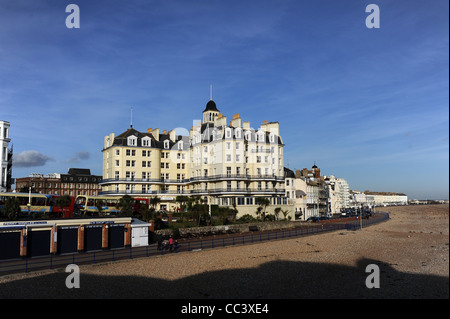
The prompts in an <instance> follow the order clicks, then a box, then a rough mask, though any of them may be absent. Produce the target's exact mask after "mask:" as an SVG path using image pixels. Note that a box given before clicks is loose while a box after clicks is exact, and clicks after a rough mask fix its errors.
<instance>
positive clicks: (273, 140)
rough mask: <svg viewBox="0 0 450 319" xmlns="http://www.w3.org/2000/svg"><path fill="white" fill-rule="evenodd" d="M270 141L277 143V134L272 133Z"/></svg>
mask: <svg viewBox="0 0 450 319" xmlns="http://www.w3.org/2000/svg"><path fill="white" fill-rule="evenodd" d="M270 143H275V134H273V133H271V134H270Z"/></svg>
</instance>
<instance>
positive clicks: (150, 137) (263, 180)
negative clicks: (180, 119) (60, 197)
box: [100, 99, 295, 219]
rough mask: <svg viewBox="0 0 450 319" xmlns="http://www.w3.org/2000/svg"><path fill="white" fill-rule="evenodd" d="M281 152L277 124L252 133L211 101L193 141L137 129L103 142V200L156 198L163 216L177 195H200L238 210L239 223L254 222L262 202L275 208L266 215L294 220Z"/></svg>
mask: <svg viewBox="0 0 450 319" xmlns="http://www.w3.org/2000/svg"><path fill="white" fill-rule="evenodd" d="M283 148H284V144H283V140H282V138H281V136H280V134H279V123H278V122H269V121H262V122H261V125H260V127H259V128H258V129H254V128H252V127H251V126H250V122H248V121H243V120H242V119H241V117H240V115H239V114H235V115H233V116H232V118H231V120H230V121H228V120H227V117H226V116H224V115H223V113H221V112H220V111H219V109H218V108H217V105H216V103H215V102H214V101H213V100H212V99H211V100H210V101H208V103H207V104H206V107H205V108H204V110H203V113H202V121H201V122H199V123H198V124H196V125H194V126H192V128H191V129H190V131H189V136H182V135H178V134H177V132H176V131H175V130H171V131H166V130H163V131H160V130H159V128H156V129H153V128H149V129H147V131H145V132H141V131H138V130H136V129H134V128H133V127H132V125H131V126H130V128H129V129H128V130H126V131H125V132H123V133H121V134H119V135H117V136H116V135H115V134H114V133H111V134H109V135H107V136H105V139H104V148H103V150H102V152H103V180H102V181H101V183H100V184H101V186H102V194H103V195H116V196H121V195H124V194H130V195H133V196H158V197H159V198H160V199H161V202H160V204H159V207H158V209H161V210H175V209H176V208H178V207H179V204H178V203H177V202H176V201H175V199H176V196H177V195H187V196H195V195H197V196H200V198H201V199H203V200H204V202H205V203H207V204H211V205H220V206H228V207H236V208H237V209H238V212H239V213H238V217H239V216H242V215H245V214H251V215H255V213H256V211H257V207H258V206H259V205H258V204H257V203H256V198H257V197H259V196H263V197H266V198H268V199H269V201H270V205H269V206H268V207H269V208H268V210H267V213H271V214H273V210H274V209H275V208H276V207H280V208H282V209H283V210H288V211H289V213H288V216H290V217H291V219H294V218H295V214H294V213H295V206H294V201H289V200H288V199H289V198H288V197H291V196H292V193H289V196H286V195H287V193H286V185H285V170H284V166H283ZM291 191H293V190H291ZM293 192H294V193H295V191H293Z"/></svg>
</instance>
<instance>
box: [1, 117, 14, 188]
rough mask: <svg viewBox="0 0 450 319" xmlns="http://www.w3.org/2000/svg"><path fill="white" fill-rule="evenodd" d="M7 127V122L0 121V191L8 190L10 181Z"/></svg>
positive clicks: (10, 161)
mask: <svg viewBox="0 0 450 319" xmlns="http://www.w3.org/2000/svg"><path fill="white" fill-rule="evenodd" d="M9 128H10V123H9V122H7V121H0V192H6V191H8V190H10V188H11V183H12V180H11V169H12V152H11V150H10V149H9V143H10V142H11V139H10V137H9Z"/></svg>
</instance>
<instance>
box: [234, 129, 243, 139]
mask: <svg viewBox="0 0 450 319" xmlns="http://www.w3.org/2000/svg"><path fill="white" fill-rule="evenodd" d="M234 135H235V136H236V138H241V135H242V130H241V129H240V128H237V129H235V130H234Z"/></svg>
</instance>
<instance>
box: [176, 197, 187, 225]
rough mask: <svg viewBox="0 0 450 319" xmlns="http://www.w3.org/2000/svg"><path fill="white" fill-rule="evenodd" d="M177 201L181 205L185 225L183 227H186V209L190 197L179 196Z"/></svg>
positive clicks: (182, 219) (182, 220)
mask: <svg viewBox="0 0 450 319" xmlns="http://www.w3.org/2000/svg"><path fill="white" fill-rule="evenodd" d="M175 201H176V202H177V203H179V204H180V211H181V222H182V223H183V227H184V208H185V206H186V204H187V202H188V201H189V197H187V196H186V195H178V196H177V197H176V198H175Z"/></svg>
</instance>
